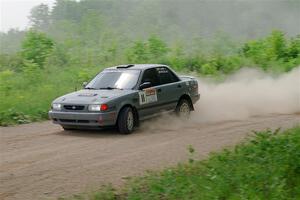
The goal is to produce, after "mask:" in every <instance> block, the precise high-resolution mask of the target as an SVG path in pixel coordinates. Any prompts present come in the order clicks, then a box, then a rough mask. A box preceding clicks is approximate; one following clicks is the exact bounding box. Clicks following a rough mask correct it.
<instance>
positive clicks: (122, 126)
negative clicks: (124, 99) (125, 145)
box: [118, 107, 135, 134]
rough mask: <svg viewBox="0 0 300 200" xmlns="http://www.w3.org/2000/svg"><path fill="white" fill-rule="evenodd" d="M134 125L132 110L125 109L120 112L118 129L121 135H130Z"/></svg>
mask: <svg viewBox="0 0 300 200" xmlns="http://www.w3.org/2000/svg"><path fill="white" fill-rule="evenodd" d="M134 125H135V117H134V113H133V110H132V108H130V107H125V108H123V109H122V110H121V111H120V114H119V118H118V129H119V131H120V133H122V134H129V133H132V131H133V129H134Z"/></svg>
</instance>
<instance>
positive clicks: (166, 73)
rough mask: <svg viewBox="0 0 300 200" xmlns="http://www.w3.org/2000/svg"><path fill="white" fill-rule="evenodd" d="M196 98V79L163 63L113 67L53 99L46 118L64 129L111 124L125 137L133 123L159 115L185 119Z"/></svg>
mask: <svg viewBox="0 0 300 200" xmlns="http://www.w3.org/2000/svg"><path fill="white" fill-rule="evenodd" d="M199 98H200V94H199V93H198V82H197V80H196V79H195V78H193V77H190V76H178V75H176V73H175V72H174V71H173V70H172V69H171V68H170V67H168V66H166V65H160V64H134V65H133V64H130V65H119V66H115V67H110V68H106V69H104V70H103V71H102V72H100V73H99V74H98V75H96V77H95V78H93V79H92V80H91V81H90V82H89V83H88V84H84V88H83V89H82V90H80V91H76V92H72V93H69V94H66V95H64V96H61V97H58V98H57V99H55V100H54V101H53V102H52V105H51V110H50V111H49V117H50V119H52V121H53V122H54V123H55V124H59V125H61V126H62V127H63V128H64V129H65V130H70V129H85V128H103V127H107V126H116V127H117V128H118V130H119V132H120V133H123V134H129V133H131V132H132V131H133V130H134V128H135V127H137V126H138V125H139V121H141V120H145V119H148V118H150V117H153V116H156V115H158V114H160V113H162V112H169V111H174V112H175V113H176V114H177V115H178V116H180V117H182V118H188V117H189V115H190V112H191V111H192V110H194V106H193V104H195V102H196V101H198V100H199Z"/></svg>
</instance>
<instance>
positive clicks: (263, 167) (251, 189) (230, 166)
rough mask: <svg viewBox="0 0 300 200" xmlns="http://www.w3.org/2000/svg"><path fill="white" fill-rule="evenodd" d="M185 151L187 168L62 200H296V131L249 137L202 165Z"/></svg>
mask: <svg viewBox="0 0 300 200" xmlns="http://www.w3.org/2000/svg"><path fill="white" fill-rule="evenodd" d="M188 150H189V153H190V154H191V158H190V159H189V162H188V163H186V164H178V166H176V167H174V168H167V169H165V170H163V171H160V172H148V173H147V174H146V175H145V176H143V177H136V178H132V179H129V180H128V181H127V183H126V184H125V186H123V188H121V189H114V188H113V187H112V186H111V185H108V186H105V187H102V188H101V189H100V190H99V191H96V192H93V193H88V194H81V195H76V196H73V197H70V198H66V199H70V200H75V199H76V200H78V199H89V200H113V199H115V200H117V199H120V200H121V199H129V200H139V199H143V200H156V199H170V200H173V199H174V200H175V199H201V200H202V199H204V200H206V199H207V200H210V199H219V200H223V199H224V200H225V199H232V200H236V199H268V200H273V199H274V200H275V199H276V200H278V199H284V200H292V199H300V127H299V126H298V127H295V128H293V129H289V130H286V131H283V132H280V131H279V129H278V130H276V131H270V130H267V131H262V132H254V135H253V136H251V137H249V138H248V139H247V140H246V141H245V142H243V143H241V144H239V145H237V146H235V147H234V148H231V149H224V150H222V151H220V152H216V153H211V154H210V156H209V157H208V158H207V159H205V160H201V161H195V160H194V159H193V154H194V150H193V148H192V147H190V146H189V147H188ZM59 199H60V200H65V198H59Z"/></svg>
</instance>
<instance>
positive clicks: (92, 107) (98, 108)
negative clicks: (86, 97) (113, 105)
mask: <svg viewBox="0 0 300 200" xmlns="http://www.w3.org/2000/svg"><path fill="white" fill-rule="evenodd" d="M106 110H108V105H107V104H101V105H89V111H106Z"/></svg>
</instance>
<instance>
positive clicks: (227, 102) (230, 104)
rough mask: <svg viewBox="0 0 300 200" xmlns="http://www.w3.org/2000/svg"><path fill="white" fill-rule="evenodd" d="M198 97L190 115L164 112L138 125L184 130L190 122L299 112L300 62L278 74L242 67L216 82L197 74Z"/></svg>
mask: <svg viewBox="0 0 300 200" xmlns="http://www.w3.org/2000/svg"><path fill="white" fill-rule="evenodd" d="M198 83H199V92H200V94H201V98H200V100H199V101H198V103H197V104H196V105H194V107H195V111H194V112H192V115H191V118H190V119H189V120H187V121H185V120H184V121H183V120H181V119H179V118H177V117H175V115H174V114H164V115H163V116H162V117H158V118H155V119H152V120H150V121H147V122H145V123H142V129H147V130H150V131H152V132H160V131H172V130H179V129H181V130H184V129H185V128H189V127H193V125H199V124H206V123H216V122H223V121H231V120H244V119H247V118H249V117H255V116H265V115H270V114H294V113H300V66H299V67H298V68H295V69H294V70H292V71H290V72H288V73H285V74H281V75H278V76H275V75H270V74H267V73H265V72H262V71H260V70H258V69H253V68H243V69H241V70H240V71H238V72H237V73H235V74H233V75H231V76H229V77H228V78H226V80H225V81H222V82H219V83H216V82H214V81H212V80H209V79H207V78H199V77H198Z"/></svg>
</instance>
